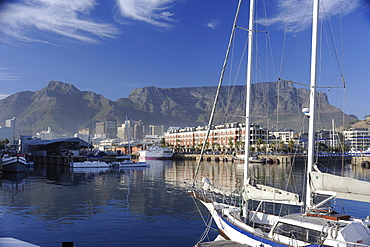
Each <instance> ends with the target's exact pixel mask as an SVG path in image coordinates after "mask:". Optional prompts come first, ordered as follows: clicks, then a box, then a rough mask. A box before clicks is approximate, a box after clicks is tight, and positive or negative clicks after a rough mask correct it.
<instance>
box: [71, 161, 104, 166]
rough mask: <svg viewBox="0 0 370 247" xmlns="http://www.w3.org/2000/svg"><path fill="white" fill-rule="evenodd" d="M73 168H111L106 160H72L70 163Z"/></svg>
mask: <svg viewBox="0 0 370 247" xmlns="http://www.w3.org/2000/svg"><path fill="white" fill-rule="evenodd" d="M69 165H70V166H71V167H73V168H109V167H110V165H109V164H107V163H106V162H104V161H89V160H86V161H83V162H71V163H70V164H69Z"/></svg>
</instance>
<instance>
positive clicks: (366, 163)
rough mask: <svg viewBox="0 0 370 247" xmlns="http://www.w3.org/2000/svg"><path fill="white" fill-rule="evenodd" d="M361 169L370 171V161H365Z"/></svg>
mask: <svg viewBox="0 0 370 247" xmlns="http://www.w3.org/2000/svg"><path fill="white" fill-rule="evenodd" d="M361 167H363V168H366V169H369V168H370V162H369V161H363V162H362V163H361Z"/></svg>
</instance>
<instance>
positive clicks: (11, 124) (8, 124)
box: [5, 117, 19, 142]
mask: <svg viewBox="0 0 370 247" xmlns="http://www.w3.org/2000/svg"><path fill="white" fill-rule="evenodd" d="M5 127H8V128H11V129H12V136H11V138H10V139H9V141H13V142H14V141H15V140H17V139H18V138H19V135H17V132H18V128H17V121H16V118H15V117H12V118H11V119H6V120H5Z"/></svg>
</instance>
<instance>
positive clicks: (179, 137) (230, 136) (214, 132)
mask: <svg viewBox="0 0 370 247" xmlns="http://www.w3.org/2000/svg"><path fill="white" fill-rule="evenodd" d="M249 133H250V137H251V138H250V143H251V144H252V145H255V144H257V143H258V142H259V141H262V142H265V143H266V142H267V141H268V133H267V130H266V129H264V128H262V127H261V126H259V125H255V124H252V125H251V126H250V128H249ZM206 135H207V127H201V126H198V127H185V128H183V129H180V128H174V127H171V128H170V129H169V130H168V131H167V132H166V133H165V142H166V143H168V144H169V145H170V146H174V147H178V146H180V147H185V148H192V147H198V148H200V147H201V145H203V142H204V141H205V140H206ZM244 136H245V124H244V123H227V124H221V125H213V126H212V127H211V131H210V133H209V136H208V139H207V140H206V142H207V149H215V148H217V149H222V148H228V149H233V148H239V147H241V146H244V141H245V138H244Z"/></svg>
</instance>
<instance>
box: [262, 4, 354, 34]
mask: <svg viewBox="0 0 370 247" xmlns="http://www.w3.org/2000/svg"><path fill="white" fill-rule="evenodd" d="M276 3H277V4H276V8H275V9H276V15H275V16H274V17H273V18H271V19H269V20H267V22H268V23H269V25H271V24H277V25H278V26H280V27H281V28H286V30H287V31H288V32H296V31H298V30H299V29H305V28H307V27H309V26H310V23H311V16H312V15H311V9H312V7H311V6H312V1H311V0H279V1H277V2H276ZM310 3H311V5H309V4H310ZM320 5H321V10H320V11H321V17H331V16H335V15H339V14H341V15H346V14H349V13H351V12H353V11H354V10H355V9H356V8H358V6H359V5H360V0H322V1H320ZM303 16H305V18H302V17H303ZM265 21H266V20H259V23H261V24H264V23H265Z"/></svg>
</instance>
